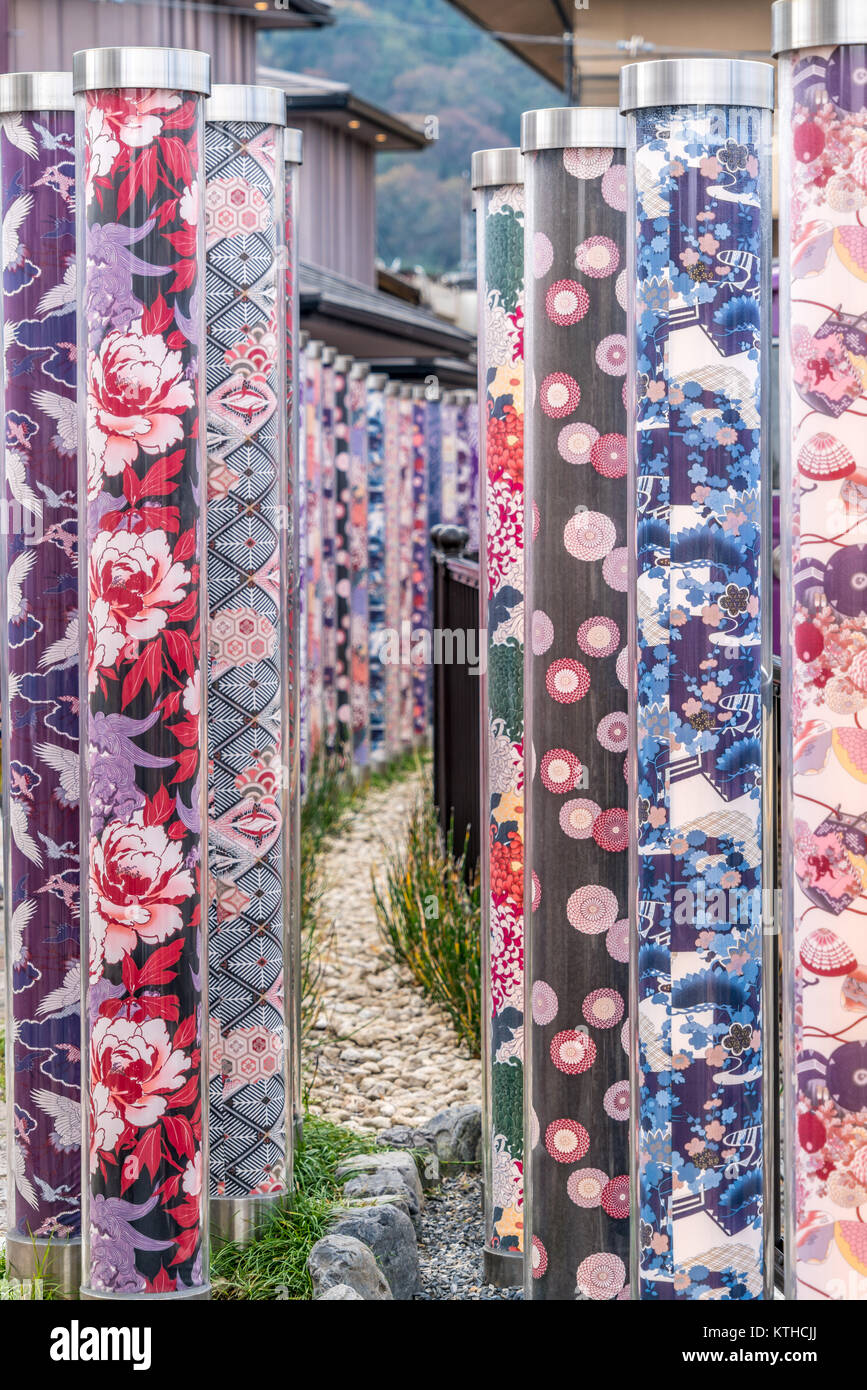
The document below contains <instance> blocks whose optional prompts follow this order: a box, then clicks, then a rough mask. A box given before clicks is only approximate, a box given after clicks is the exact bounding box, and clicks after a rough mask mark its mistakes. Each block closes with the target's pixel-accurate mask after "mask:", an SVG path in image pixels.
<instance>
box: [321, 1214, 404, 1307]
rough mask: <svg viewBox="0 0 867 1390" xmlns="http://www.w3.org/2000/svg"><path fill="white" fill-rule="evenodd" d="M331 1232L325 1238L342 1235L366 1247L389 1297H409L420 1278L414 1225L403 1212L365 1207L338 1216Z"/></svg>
mask: <svg viewBox="0 0 867 1390" xmlns="http://www.w3.org/2000/svg"><path fill="white" fill-rule="evenodd" d="M330 1231H331V1232H332V1233H333V1234H331V1235H330V1236H329V1237H327V1239H332V1240H333V1239H337V1238H342V1239H344V1240H352V1241H353V1244H358V1243H359V1242H361V1243H363V1244H364V1245H365V1246H367V1248H368V1253H369V1254H371V1258H373V1259H375V1261H376V1264H377V1266H378V1268H379V1270H380V1271H381V1272H382V1274H383V1275H384V1276H385V1278H386V1280H387V1281H388V1286H389V1289H390V1291H391V1292H390V1296H391V1297H392V1298H395V1299H399V1300H406V1299H410V1298H412V1296H413V1294H414V1293H415V1291H416V1288H417V1287H418V1280H419V1266H418V1245H417V1243H416V1238H415V1231H414V1229H413V1224H412V1222H411V1221H410V1219H409V1217H408V1216H407V1215H406V1214H405V1213H404V1212H402V1211H400V1210H399V1209H398V1208H397V1207H395V1206H380V1207H368V1208H366V1209H365V1210H364V1211H359V1212H357V1213H352V1214H350V1215H347V1216H341V1217H340V1218H339V1220H337V1221H336V1222H335V1223H334V1225H333V1226H332V1227H330ZM319 1244H320V1245H321V1244H322V1241H320V1242H319Z"/></svg>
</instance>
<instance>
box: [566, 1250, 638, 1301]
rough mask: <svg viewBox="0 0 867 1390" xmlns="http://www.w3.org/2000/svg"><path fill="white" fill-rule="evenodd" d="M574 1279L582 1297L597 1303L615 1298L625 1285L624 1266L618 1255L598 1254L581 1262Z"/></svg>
mask: <svg viewBox="0 0 867 1390" xmlns="http://www.w3.org/2000/svg"><path fill="white" fill-rule="evenodd" d="M575 1278H576V1282H577V1284H578V1288H579V1289H580V1290H581V1292H582V1293H583V1295H584V1297H585V1298H592V1299H593V1300H594V1302H597V1303H599V1302H603V1301H607V1300H608V1299H610V1298H617V1296H618V1295H619V1293H620V1291H621V1289H622V1288H623V1286H624V1284H625V1283H626V1266H625V1265H624V1263H623V1261H622V1260H621V1259H620V1257H619V1256H618V1255H610V1254H607V1253H606V1252H600V1253H599V1254H598V1255H588V1256H587V1258H586V1259H585V1260H582V1261H581V1263H580V1265H579V1266H578V1273H577V1274H576V1276H575Z"/></svg>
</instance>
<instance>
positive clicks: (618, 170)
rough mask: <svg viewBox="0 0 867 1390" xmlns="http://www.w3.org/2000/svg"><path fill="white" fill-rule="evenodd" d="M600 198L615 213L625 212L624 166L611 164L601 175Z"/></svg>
mask: <svg viewBox="0 0 867 1390" xmlns="http://www.w3.org/2000/svg"><path fill="white" fill-rule="evenodd" d="M602 197H603V198H604V199H605V201H606V203H607V204H608V206H609V207H610V208H614V211H615V212H625V211H626V165H625V164H612V165H611V167H610V168H609V169H606V170H605V173H604V174H603V175H602Z"/></svg>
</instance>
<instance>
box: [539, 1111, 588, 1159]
mask: <svg viewBox="0 0 867 1390" xmlns="http://www.w3.org/2000/svg"><path fill="white" fill-rule="evenodd" d="M545 1148H546V1149H547V1150H548V1152H549V1154H550V1155H551V1157H552V1158H554V1159H556V1160H557V1162H558V1163H577V1162H578V1160H579V1159H581V1158H583V1157H584V1155H585V1154H586V1152H587V1150H588V1149H589V1148H590V1135H589V1134H588V1133H587V1131H586V1129H585V1128H584V1126H583V1125H581V1124H578V1122H577V1120H552V1121H551V1123H550V1124H549V1126H548V1128H547V1129H546V1130H545Z"/></svg>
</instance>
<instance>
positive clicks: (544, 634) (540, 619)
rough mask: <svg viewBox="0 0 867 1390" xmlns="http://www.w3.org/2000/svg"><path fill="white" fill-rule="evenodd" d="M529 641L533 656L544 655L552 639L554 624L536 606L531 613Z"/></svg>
mask: <svg viewBox="0 0 867 1390" xmlns="http://www.w3.org/2000/svg"><path fill="white" fill-rule="evenodd" d="M530 641H531V644H532V647H533V655H534V656H544V654H545V652H546V651H547V650H548V648H549V647H550V645H551V643H552V642H553V641H554V624H553V623H552V622H551V619H550V618H549V617H548V614H547V613H543V612H542V610H541V608H537V609H536V611H535V613H534V614H533V618H532V626H531V630H530Z"/></svg>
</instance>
